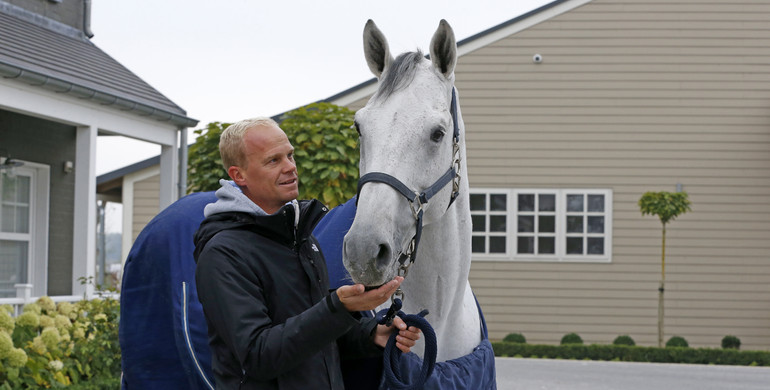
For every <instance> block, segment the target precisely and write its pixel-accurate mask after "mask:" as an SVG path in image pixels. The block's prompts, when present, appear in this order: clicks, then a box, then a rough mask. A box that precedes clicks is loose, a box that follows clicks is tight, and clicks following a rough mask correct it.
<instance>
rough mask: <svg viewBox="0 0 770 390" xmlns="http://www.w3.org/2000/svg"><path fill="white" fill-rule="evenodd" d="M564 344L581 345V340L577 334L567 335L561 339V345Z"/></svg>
mask: <svg viewBox="0 0 770 390" xmlns="http://www.w3.org/2000/svg"><path fill="white" fill-rule="evenodd" d="M565 344H583V339H581V338H580V336H578V334H577V333H567V334H565V335H564V337H562V338H561V345H565Z"/></svg>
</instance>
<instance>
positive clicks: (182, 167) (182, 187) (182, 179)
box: [177, 127, 187, 199]
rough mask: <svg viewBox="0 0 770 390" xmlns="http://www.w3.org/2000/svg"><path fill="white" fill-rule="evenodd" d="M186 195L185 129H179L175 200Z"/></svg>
mask: <svg viewBox="0 0 770 390" xmlns="http://www.w3.org/2000/svg"><path fill="white" fill-rule="evenodd" d="M186 194H187V128H186V127H180V128H179V184H178V188H177V199H181V198H182V197H183V196H185V195H186Z"/></svg>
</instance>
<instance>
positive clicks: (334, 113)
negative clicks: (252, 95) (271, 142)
mask: <svg viewBox="0 0 770 390" xmlns="http://www.w3.org/2000/svg"><path fill="white" fill-rule="evenodd" d="M354 115H355V113H354V112H353V111H352V110H350V109H348V108H346V107H341V106H337V105H334V104H331V103H313V104H309V105H307V106H304V107H300V108H297V109H295V110H292V111H289V112H287V113H286V114H284V116H283V117H282V118H281V119H282V121H281V128H282V129H283V131H285V132H286V135H288V136H289V140H290V141H291V143H292V145H294V158H295V160H296V161H297V171H298V173H299V197H300V198H301V199H310V198H316V199H319V200H321V201H322V202H324V203H325V204H326V205H327V206H329V207H334V206H337V205H339V204H341V203H344V202H345V201H347V200H348V199H350V198H352V197H353V195H355V194H356V189H357V186H358V157H359V156H358V134H357V133H356V129H355V126H354V121H355V120H354Z"/></svg>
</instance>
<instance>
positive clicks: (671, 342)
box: [666, 336, 690, 348]
mask: <svg viewBox="0 0 770 390" xmlns="http://www.w3.org/2000/svg"><path fill="white" fill-rule="evenodd" d="M689 346H690V344H688V343H687V340H685V339H684V337H680V336H674V337H671V338H670V339H668V341H666V347H667V348H668V347H689Z"/></svg>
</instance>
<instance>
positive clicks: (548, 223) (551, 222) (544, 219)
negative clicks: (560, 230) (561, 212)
mask: <svg viewBox="0 0 770 390" xmlns="http://www.w3.org/2000/svg"><path fill="white" fill-rule="evenodd" d="M537 222H538V229H537V231H538V232H541V233H554V232H556V216H554V215H540V216H538V217H537Z"/></svg>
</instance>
